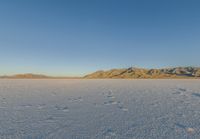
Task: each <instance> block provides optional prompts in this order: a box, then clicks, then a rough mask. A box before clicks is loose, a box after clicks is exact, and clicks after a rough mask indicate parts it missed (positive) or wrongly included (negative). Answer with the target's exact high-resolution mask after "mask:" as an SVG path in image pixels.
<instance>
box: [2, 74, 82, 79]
mask: <svg viewBox="0 0 200 139" xmlns="http://www.w3.org/2000/svg"><path fill="white" fill-rule="evenodd" d="M0 78H1V79H79V78H80V77H53V76H47V75H43V74H33V73H25V74H16V75H12V76H0Z"/></svg>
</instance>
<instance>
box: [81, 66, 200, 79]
mask: <svg viewBox="0 0 200 139" xmlns="http://www.w3.org/2000/svg"><path fill="white" fill-rule="evenodd" d="M84 78H89V79H93V78H94V79H95V78H144V79H145V78H200V68H197V67H175V68H163V69H144V68H134V67H131V68H127V69H112V70H108V71H97V72H94V73H92V74H89V75H86V76H85V77H84Z"/></svg>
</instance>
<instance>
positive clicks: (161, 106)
mask: <svg viewBox="0 0 200 139" xmlns="http://www.w3.org/2000/svg"><path fill="white" fill-rule="evenodd" d="M0 139H200V80H188V79H187V80H111V79H110V80H79V79H76V80H73V79H71V80H53V79H52V80H46V79H45V80H7V79H3V80H0Z"/></svg>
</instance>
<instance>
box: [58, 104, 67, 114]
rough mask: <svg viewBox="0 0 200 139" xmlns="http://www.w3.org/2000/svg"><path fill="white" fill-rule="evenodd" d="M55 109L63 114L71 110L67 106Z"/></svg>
mask: <svg viewBox="0 0 200 139" xmlns="http://www.w3.org/2000/svg"><path fill="white" fill-rule="evenodd" d="M55 108H56V109H57V110H59V111H63V112H68V111H69V108H68V107H67V106H64V107H61V106H58V105H56V106H55Z"/></svg>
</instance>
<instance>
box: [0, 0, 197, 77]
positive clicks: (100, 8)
mask: <svg viewBox="0 0 200 139" xmlns="http://www.w3.org/2000/svg"><path fill="white" fill-rule="evenodd" d="M199 7H200V1H198V0H191V1H189V0H167V1H161V0H151V1H149V0H125V1H124V0H101V1H100V0H76V1H74V0H67V1H64V0H48V1H47V0H29V1H26V0H18V1H15V0H2V1H0V19H1V22H0V30H1V31H0V67H1V68H0V75H4V74H6V75H12V74H19V73H39V74H47V75H53V76H82V75H85V74H87V73H91V72H94V71H96V70H101V69H103V70H106V69H111V68H127V67H132V66H134V67H144V68H160V67H177V66H195V67H200V62H199V59H200V55H199V52H200V39H199V38H200V8H199Z"/></svg>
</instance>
